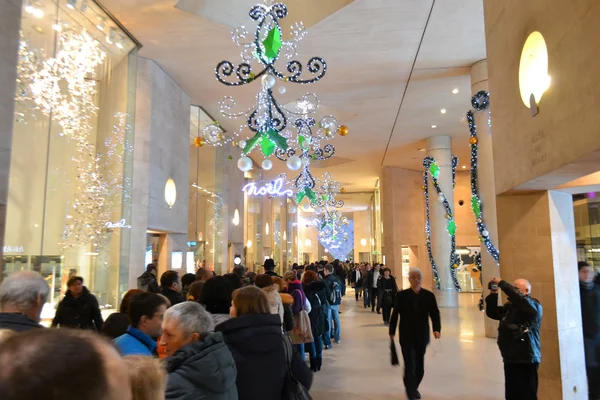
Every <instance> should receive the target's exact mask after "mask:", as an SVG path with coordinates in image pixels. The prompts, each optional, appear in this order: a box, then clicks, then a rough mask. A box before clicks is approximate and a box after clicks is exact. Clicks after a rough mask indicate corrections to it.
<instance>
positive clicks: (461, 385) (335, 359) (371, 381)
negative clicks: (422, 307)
mask: <svg viewBox="0 0 600 400" xmlns="http://www.w3.org/2000/svg"><path fill="white" fill-rule="evenodd" d="M478 300H479V295H475V294H469V293H464V294H460V304H461V306H460V308H458V309H442V310H441V311H442V339H441V340H439V341H436V342H435V343H432V344H431V345H430V346H429V348H428V349H427V355H426V359H425V379H424V381H423V383H422V384H421V388H420V391H421V394H422V395H423V399H425V400H447V399H461V400H496V399H498V400H500V399H503V398H504V377H503V369H502V368H503V366H502V360H501V358H500V354H499V352H498V348H497V346H496V342H495V340H494V339H488V338H486V337H485V335H484V327H483V315H482V314H481V312H479V311H478V310H477V301H478ZM341 310H342V315H341V316H340V319H341V326H342V343H341V344H340V345H337V344H334V345H333V346H334V347H333V349H331V350H326V351H324V352H323V357H324V360H323V369H322V370H321V372H319V373H317V374H316V375H315V381H314V384H313V387H312V390H311V395H312V396H313V398H314V400H338V399H339V400H365V399H368V400H391V399H406V396H405V394H404V386H403V383H402V368H403V367H402V365H401V366H400V367H392V366H391V363H390V350H389V345H390V340H389V335H388V330H387V327H386V326H385V325H384V324H383V320H382V319H381V315H377V314H376V313H371V309H370V308H369V309H368V310H366V309H364V307H363V304H362V299H359V301H358V302H356V301H355V299H354V292H353V291H349V292H348V293H347V294H346V297H344V302H343V304H342V308H341ZM396 337H397V336H396ZM399 350H400V349H399V348H398V351H399ZM399 355H400V357H401V353H399Z"/></svg>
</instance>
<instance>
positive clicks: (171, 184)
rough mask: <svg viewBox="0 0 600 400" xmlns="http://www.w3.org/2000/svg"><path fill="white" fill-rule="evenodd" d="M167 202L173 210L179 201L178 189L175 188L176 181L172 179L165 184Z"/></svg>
mask: <svg viewBox="0 0 600 400" xmlns="http://www.w3.org/2000/svg"><path fill="white" fill-rule="evenodd" d="M165 201H166V202H167V204H168V205H169V208H171V209H172V208H173V205H174V204H175V202H176V201H177V188H176V187H175V181H174V180H173V179H171V178H169V179H168V180H167V183H166V184H165Z"/></svg>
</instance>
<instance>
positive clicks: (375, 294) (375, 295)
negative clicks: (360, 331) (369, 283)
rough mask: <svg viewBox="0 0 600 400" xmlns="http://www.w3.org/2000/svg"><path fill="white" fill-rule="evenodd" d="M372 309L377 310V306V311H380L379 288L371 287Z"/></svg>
mask: <svg viewBox="0 0 600 400" xmlns="http://www.w3.org/2000/svg"><path fill="white" fill-rule="evenodd" d="M370 291H371V311H375V307H377V311H379V288H376V287H374V288H371V289H370Z"/></svg>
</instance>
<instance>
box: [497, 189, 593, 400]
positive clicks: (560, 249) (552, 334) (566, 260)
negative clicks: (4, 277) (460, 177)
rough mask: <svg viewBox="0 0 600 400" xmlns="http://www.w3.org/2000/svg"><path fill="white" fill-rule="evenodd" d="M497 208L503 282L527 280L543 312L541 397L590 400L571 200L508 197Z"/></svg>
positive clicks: (558, 195)
mask: <svg viewBox="0 0 600 400" xmlns="http://www.w3.org/2000/svg"><path fill="white" fill-rule="evenodd" d="M497 206H498V233H499V243H500V251H501V253H500V254H502V264H501V267H500V270H501V271H500V272H501V277H502V279H504V280H506V281H508V282H513V281H514V280H515V279H518V278H524V279H528V280H529V281H530V282H531V285H532V291H531V296H532V297H533V298H536V299H538V300H539V301H540V303H541V305H542V307H543V309H544V310H543V311H544V314H543V319H542V326H541V334H540V337H541V342H542V363H541V365H540V370H539V391H538V396H539V398H540V399H544V400H561V399H573V400H579V399H581V400H584V399H587V398H588V395H587V385H586V372H585V357H584V351H583V332H582V322H581V304H580V299H579V276H578V274H577V249H576V242H575V218H574V215H573V198H572V195H570V194H569V193H562V192H557V191H549V192H537V193H532V194H517V195H514V194H513V195H505V196H499V197H498V198H497Z"/></svg>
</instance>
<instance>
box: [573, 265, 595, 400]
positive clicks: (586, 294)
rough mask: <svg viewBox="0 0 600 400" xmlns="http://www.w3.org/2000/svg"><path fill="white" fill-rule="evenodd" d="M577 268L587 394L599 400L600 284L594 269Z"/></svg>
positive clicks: (587, 267) (588, 266) (585, 266)
mask: <svg viewBox="0 0 600 400" xmlns="http://www.w3.org/2000/svg"><path fill="white" fill-rule="evenodd" d="M577 267H578V269H579V294H580V296H581V320H582V322H583V344H584V346H585V369H586V371H587V377H588V392H589V398H590V400H598V399H600V284H599V283H597V282H596V281H595V279H594V278H595V277H596V274H595V272H594V268H592V267H591V266H590V265H589V264H588V263H587V262H585V261H581V262H579V264H578V266H577Z"/></svg>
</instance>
